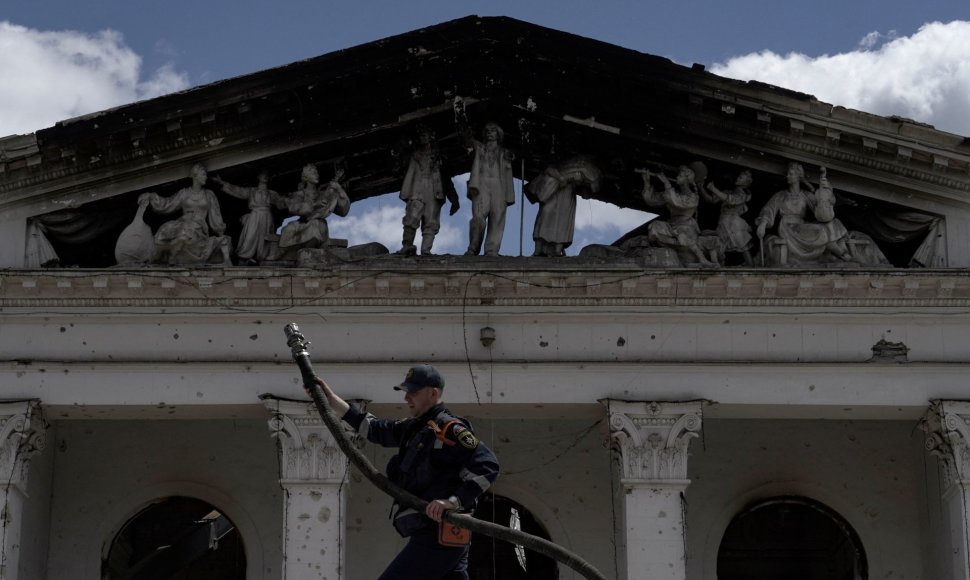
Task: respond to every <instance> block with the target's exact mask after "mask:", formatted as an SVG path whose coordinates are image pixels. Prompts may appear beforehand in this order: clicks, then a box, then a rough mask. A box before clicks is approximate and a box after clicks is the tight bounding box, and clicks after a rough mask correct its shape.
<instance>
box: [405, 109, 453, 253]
mask: <svg viewBox="0 0 970 580" xmlns="http://www.w3.org/2000/svg"><path fill="white" fill-rule="evenodd" d="M417 134H418V143H419V147H418V148H416V149H415V150H414V151H412V152H411V160H410V162H409V163H408V170H407V173H406V174H405V175H404V183H402V184H401V199H402V200H404V202H405V204H406V206H405V209H404V219H403V223H404V237H403V240H402V242H401V250H400V251H399V252H397V253H398V254H400V255H404V256H413V255H415V254H416V253H417V248H416V247H415V246H414V236H415V234H416V233H417V231H418V228H419V227H420V228H421V255H422V256H427V255H430V254H431V247H432V246H433V245H434V238H435V236H436V235H438V230H439V229H440V228H441V207H442V206H443V205H444V203H445V199H446V198H447V199H448V201H450V202H451V210H450V211H449V212H448V215H455V213H456V212H457V211H458V208H459V207H460V204H459V202H458V194H457V193H455V189H454V187H453V186H452V184H451V180H450V179H442V176H441V156H440V154H439V152H438V147H437V145H436V144H435V141H434V133H433V132H432V131H431V129H429V128H427V127H419V128H418V131H417Z"/></svg>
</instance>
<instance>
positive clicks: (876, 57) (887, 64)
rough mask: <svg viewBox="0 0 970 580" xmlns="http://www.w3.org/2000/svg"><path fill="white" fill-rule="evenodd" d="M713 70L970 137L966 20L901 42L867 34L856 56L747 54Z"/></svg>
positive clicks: (927, 28)
mask: <svg viewBox="0 0 970 580" xmlns="http://www.w3.org/2000/svg"><path fill="white" fill-rule="evenodd" d="M883 41H884V42H883ZM880 42H883V44H882V45H879V43H880ZM877 45H879V46H878V48H877ZM711 72H713V73H714V74H718V75H721V76H726V77H731V78H737V79H742V80H758V81H761V82H766V83H770V84H774V85H778V86H782V87H786V88H789V89H793V90H796V91H801V92H805V93H810V94H812V95H815V96H816V97H818V98H819V100H822V101H825V102H828V103H832V104H834V105H841V106H845V107H849V108H853V109H859V110H862V111H866V112H869V113H875V114H878V115H900V116H902V117H908V118H911V119H915V120H917V121H921V122H924V123H930V124H932V125H934V126H936V128H938V129H941V130H944V131H950V132H954V133H958V134H962V135H970V22H965V21H954V22H949V23H946V24H944V23H940V22H933V23H929V24H924V25H923V26H922V27H921V28H920V29H919V30H918V31H917V32H916V33H914V34H913V35H912V36H907V37H895V32H893V31H890V32H889V33H887V34H885V35H883V34H880V33H878V32H871V33H869V34H867V35H866V36H865V37H864V38H863V39H862V40H861V41H860V45H859V48H858V49H857V50H854V51H851V52H845V53H841V54H835V55H822V56H818V57H810V56H806V55H804V54H798V53H789V54H787V55H784V56H782V55H779V54H776V53H774V52H771V51H763V52H759V53H752V54H747V55H743V56H739V57H735V58H732V59H730V60H729V61H728V62H727V63H724V64H716V65H714V66H713V67H711Z"/></svg>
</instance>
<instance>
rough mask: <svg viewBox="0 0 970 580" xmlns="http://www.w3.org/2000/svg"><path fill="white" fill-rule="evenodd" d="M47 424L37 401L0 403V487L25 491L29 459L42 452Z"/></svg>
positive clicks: (45, 440)
mask: <svg viewBox="0 0 970 580" xmlns="http://www.w3.org/2000/svg"><path fill="white" fill-rule="evenodd" d="M47 427H48V424H47V421H46V420H45V419H44V414H43V411H42V410H41V407H40V402H39V401H36V400H32V401H18V402H16V403H0V487H6V486H8V485H9V486H13V487H15V488H17V489H19V490H20V491H21V492H22V493H25V494H26V492H27V475H28V472H29V467H30V460H31V459H32V458H33V457H34V456H35V455H37V454H38V453H40V452H41V451H43V449H44V445H45V444H46V442H47Z"/></svg>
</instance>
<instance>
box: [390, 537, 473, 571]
mask: <svg viewBox="0 0 970 580" xmlns="http://www.w3.org/2000/svg"><path fill="white" fill-rule="evenodd" d="M378 580H468V546H464V547H461V548H449V547H445V546H442V545H441V544H439V543H438V528H437V527H433V528H430V529H429V530H422V531H419V532H417V533H415V534H414V535H412V536H411V537H409V538H408V543H407V545H406V546H404V549H403V550H401V553H400V554H398V555H397V557H396V558H394V560H393V561H391V563H390V564H389V565H388V566H387V569H386V570H384V573H383V574H381V577H380V578H379V579H378Z"/></svg>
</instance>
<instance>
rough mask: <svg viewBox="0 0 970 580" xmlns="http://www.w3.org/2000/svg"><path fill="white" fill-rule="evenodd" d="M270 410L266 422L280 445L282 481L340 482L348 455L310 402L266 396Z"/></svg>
mask: <svg viewBox="0 0 970 580" xmlns="http://www.w3.org/2000/svg"><path fill="white" fill-rule="evenodd" d="M263 404H264V405H265V406H266V408H267V409H269V411H270V412H272V413H273V416H272V417H271V418H270V420H269V422H268V425H269V430H270V433H271V436H272V437H275V438H276V439H277V440H278V441H279V443H280V445H279V453H280V481H281V482H282V483H283V484H284V485H287V484H290V483H293V484H305V483H329V484H339V483H340V482H342V481H343V480H344V477H345V476H346V474H347V463H348V461H347V457H346V456H345V455H344V453H343V452H342V451H341V450H340V448H339V447H338V446H337V442H336V440H335V439H334V438H333V435H331V434H330V431H329V430H328V429H327V426H326V425H325V424H324V423H323V420H322V419H321V418H320V415H319V414H318V413H317V409H316V407H315V406H314V404H313V403H312V402H307V403H303V402H298V401H284V400H280V399H265V400H264V401H263Z"/></svg>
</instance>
